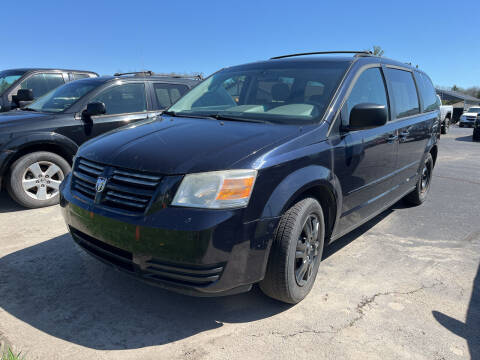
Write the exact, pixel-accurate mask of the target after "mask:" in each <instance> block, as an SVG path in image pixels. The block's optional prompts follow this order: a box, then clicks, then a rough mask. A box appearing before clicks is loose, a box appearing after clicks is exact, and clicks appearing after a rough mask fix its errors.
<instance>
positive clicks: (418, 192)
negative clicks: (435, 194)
mask: <svg viewBox="0 0 480 360" xmlns="http://www.w3.org/2000/svg"><path fill="white" fill-rule="evenodd" d="M432 172H433V158H432V155H431V154H430V153H429V154H427V156H426V157H425V161H424V163H423V167H422V169H421V170H420V176H419V177H418V181H417V185H416V186H415V190H413V191H412V192H411V193H410V194H408V195H407V196H405V200H406V201H407V202H408V203H410V204H412V205H420V204H422V203H423V202H424V201H425V200H426V199H427V195H428V192H429V191H430V183H431V180H432Z"/></svg>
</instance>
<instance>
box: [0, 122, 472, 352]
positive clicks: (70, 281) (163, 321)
mask: <svg viewBox="0 0 480 360" xmlns="http://www.w3.org/2000/svg"><path fill="white" fill-rule="evenodd" d="M471 132H472V130H471V129H459V128H452V129H451V132H450V134H448V135H447V136H442V139H441V143H440V150H439V159H438V161H437V166H436V169H435V171H434V178H433V182H432V189H431V193H430V197H429V199H428V201H427V202H426V203H425V204H423V205H422V206H419V207H413V208H412V207H407V206H406V205H404V204H403V203H402V202H399V203H397V204H395V206H393V208H391V209H389V210H387V211H385V212H384V213H382V214H381V215H379V216H377V217H376V218H374V219H373V220H371V221H370V222H369V223H367V224H365V225H364V226H362V227H361V228H359V229H357V230H355V231H354V232H353V233H351V234H349V235H347V236H345V237H343V238H341V239H340V240H338V241H337V242H335V243H334V244H332V245H331V246H329V247H328V248H327V249H326V250H325V254H324V260H323V262H322V264H321V266H320V270H319V274H318V277H317V281H316V283H315V286H314V288H313V290H312V292H311V294H310V295H309V296H308V297H307V298H306V299H305V300H304V301H303V302H301V303H300V304H298V305H296V306H289V305H284V304H281V303H278V302H276V301H274V300H271V299H269V298H267V297H265V296H263V295H262V293H261V292H260V291H259V290H258V289H257V288H254V289H253V290H252V291H251V292H250V293H246V294H241V295H236V296H230V297H224V298H190V297H186V296H183V295H178V294H173V293H169V292H167V291H164V290H161V289H158V288H155V287H151V286H149V285H146V284H143V283H141V282H138V281H136V280H135V279H131V278H130V277H128V276H126V275H124V274H122V273H119V272H117V271H115V270H113V269H111V268H109V267H107V266H105V265H103V264H101V263H99V262H97V261H96V260H95V259H93V258H91V257H90V256H88V255H86V254H84V253H83V252H82V251H81V250H80V249H78V248H77V247H76V246H75V245H74V244H73V242H72V241H71V239H70V238H69V236H68V235H67V234H66V227H65V225H64V223H63V220H62V218H61V215H60V211H59V209H58V207H51V208H46V209H39V210H23V209H21V208H19V207H18V206H16V205H15V204H14V203H13V202H12V201H11V200H10V199H9V198H8V197H7V196H6V195H5V194H2V195H0V227H1V230H2V231H1V233H0V340H1V339H2V338H3V339H8V341H9V343H11V344H13V346H14V347H15V349H17V350H19V351H20V350H21V351H22V353H23V354H26V359H27V360H31V359H49V360H50V359H51V360H53V359H71V360H74V359H115V360H116V359H120V360H122V359H140V358H141V359H143V360H149V359H152V360H153V359H251V358H254V359H276V360H278V359H291V358H293V357H296V358H300V359H303V358H312V357H315V358H318V359H438V360H440V359H470V358H472V359H479V358H480V275H478V272H479V262H480V221H479V220H480V218H479V214H480V211H479V210H480V202H479V199H480V180H479V179H480V143H472V142H471Z"/></svg>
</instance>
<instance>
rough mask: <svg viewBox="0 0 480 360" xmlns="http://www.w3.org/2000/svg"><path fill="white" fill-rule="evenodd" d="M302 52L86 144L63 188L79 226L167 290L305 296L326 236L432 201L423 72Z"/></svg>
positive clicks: (100, 252) (203, 87) (107, 254)
mask: <svg viewBox="0 0 480 360" xmlns="http://www.w3.org/2000/svg"><path fill="white" fill-rule="evenodd" d="M302 55H304V56H292V55H291V56H283V57H277V58H273V59H271V60H269V61H264V62H257V63H252V64H247V65H241V66H234V67H230V68H226V69H223V70H221V71H219V72H217V73H215V74H213V75H212V76H210V77H209V78H207V79H206V80H204V81H203V82H202V83H201V84H200V85H198V86H197V87H195V88H194V89H193V90H192V91H190V92H189V93H188V94H186V95H185V96H184V97H182V98H181V99H180V100H179V101H178V102H177V103H176V104H174V105H173V106H171V107H170V108H169V109H168V111H166V112H164V113H163V115H162V116H161V117H158V118H156V119H152V120H151V121H148V122H144V123H142V124H141V125H138V126H136V127H135V128H131V129H125V130H121V131H116V132H114V133H110V134H107V135H105V136H102V137H100V138H98V139H96V140H93V141H91V142H89V143H88V144H85V145H83V146H82V147H81V148H80V149H79V151H78V153H77V156H76V160H75V164H74V166H73V172H72V173H71V174H70V175H69V176H68V177H67V178H66V179H65V181H64V182H63V183H62V186H61V189H60V193H61V196H60V205H61V207H62V212H63V216H64V218H65V220H66V222H67V224H68V226H69V229H70V233H71V235H72V237H73V239H74V240H75V241H76V242H77V243H78V244H79V245H80V246H81V247H83V248H84V249H85V250H86V251H88V252H89V253H91V254H93V255H94V256H95V257H97V258H98V259H101V260H103V261H105V262H107V263H109V264H113V265H114V266H116V267H117V268H119V269H121V270H125V271H126V272H128V273H130V274H134V275H137V276H138V277H140V278H141V279H143V280H145V281H148V282H150V283H153V284H157V285H159V286H163V287H166V288H169V289H173V290H176V291H181V292H185V293H190V294H197V295H225V294H233V293H237V292H241V291H247V290H249V289H250V288H251V286H252V284H254V283H259V284H260V287H261V289H262V290H263V291H264V292H265V293H266V294H267V295H269V296H271V297H274V298H276V299H279V300H281V301H285V302H288V303H296V302H298V301H300V300H302V299H303V298H304V297H305V296H306V295H307V294H308V292H309V291H310V289H311V288H312V286H313V283H314V280H315V277H316V275H317V270H318V267H319V264H320V260H321V258H322V251H323V248H324V245H326V244H328V243H330V242H332V241H334V240H336V239H338V238H340V237H341V236H342V235H344V234H346V233H348V232H350V231H351V230H352V229H354V228H356V227H358V226H359V225H361V224H363V223H365V222H366V221H368V220H369V219H371V218H372V217H374V216H375V215H377V214H379V213H380V212H382V211H383V210H385V209H387V208H388V207H389V206H391V205H392V204H394V203H395V202H396V201H398V200H399V199H401V198H403V197H405V199H406V200H407V201H408V202H410V203H412V204H421V203H422V202H423V201H425V199H426V197H427V194H428V192H429V189H430V181H431V178H432V171H433V167H434V165H435V159H436V158H437V152H438V148H437V140H438V137H439V132H440V127H439V102H438V99H437V97H436V95H435V89H434V87H433V85H432V82H431V80H430V79H429V77H428V76H427V75H426V74H425V73H423V72H422V71H419V70H418V69H415V68H413V67H411V66H409V65H406V64H403V63H400V62H396V61H393V60H389V59H385V58H380V57H375V56H372V55H371V54H370V53H364V52H359V53H355V55H354V56H338V55H337V56H327V55H320V56H306V55H307V54H302ZM366 261H369V259H366Z"/></svg>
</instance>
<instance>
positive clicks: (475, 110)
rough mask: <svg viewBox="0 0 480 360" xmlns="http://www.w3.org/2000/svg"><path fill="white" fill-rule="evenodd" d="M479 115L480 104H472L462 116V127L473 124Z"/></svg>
mask: <svg viewBox="0 0 480 360" xmlns="http://www.w3.org/2000/svg"><path fill="white" fill-rule="evenodd" d="M477 116H480V106H472V107H471V108H469V109H468V110H467V111H465V112H464V113H463V114H462V116H460V123H459V125H460V127H464V126H469V127H470V126H473V124H474V123H475V120H476V119H477Z"/></svg>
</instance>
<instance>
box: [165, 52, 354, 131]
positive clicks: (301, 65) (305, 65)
mask: <svg viewBox="0 0 480 360" xmlns="http://www.w3.org/2000/svg"><path fill="white" fill-rule="evenodd" d="M266 64H267V65H265V63H263V64H251V65H245V66H239V67H234V68H231V69H225V70H222V71H219V72H217V73H215V74H213V75H212V76H211V77H209V78H208V79H206V80H205V81H203V82H202V83H200V84H199V85H197V86H196V87H195V88H194V89H193V90H191V91H190V92H189V93H187V94H186V95H185V96H184V97H183V98H181V99H180V100H179V101H178V102H177V103H175V104H174V105H173V106H171V107H170V108H169V109H168V111H169V112H171V113H172V114H175V115H179V116H182V115H184V116H216V117H218V116H221V117H229V116H230V117H235V118H236V119H245V120H248V119H251V120H263V121H269V122H292V121H293V122H313V121H318V120H319V119H321V117H322V116H323V114H324V112H325V110H326V107H327V106H328V104H329V102H330V100H331V98H332V96H333V93H334V92H335V89H336V88H337V86H338V84H339V83H340V80H341V78H342V76H343V74H344V73H345V71H346V69H347V67H348V65H349V63H348V62H339V61H335V62H333V61H332V62H327V61H325V62H284V61H278V62H276V61H275V62H273V61H272V62H268V63H266ZM167 113H168V112H167Z"/></svg>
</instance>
